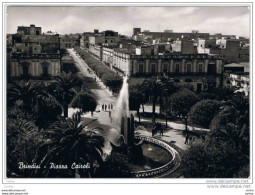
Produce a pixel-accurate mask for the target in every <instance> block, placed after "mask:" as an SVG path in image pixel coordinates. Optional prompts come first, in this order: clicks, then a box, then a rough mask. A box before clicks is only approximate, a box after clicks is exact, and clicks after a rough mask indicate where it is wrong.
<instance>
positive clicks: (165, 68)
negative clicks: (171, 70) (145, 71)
mask: <svg viewBox="0 0 255 195" xmlns="http://www.w3.org/2000/svg"><path fill="white" fill-rule="evenodd" d="M167 65H168V64H164V66H163V72H165V73H166V72H167Z"/></svg>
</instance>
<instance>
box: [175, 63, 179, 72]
mask: <svg viewBox="0 0 255 195" xmlns="http://www.w3.org/2000/svg"><path fill="white" fill-rule="evenodd" d="M179 69H180V65H179V64H175V73H176V74H178V73H179Z"/></svg>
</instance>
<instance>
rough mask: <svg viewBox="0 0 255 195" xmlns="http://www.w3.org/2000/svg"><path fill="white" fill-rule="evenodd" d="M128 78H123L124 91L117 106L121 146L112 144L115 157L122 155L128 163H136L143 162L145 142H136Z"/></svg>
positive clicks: (121, 91)
mask: <svg viewBox="0 0 255 195" xmlns="http://www.w3.org/2000/svg"><path fill="white" fill-rule="evenodd" d="M127 79H128V78H127V76H125V77H124V78H123V85H122V89H121V90H120V95H119V98H118V101H117V104H116V107H117V110H116V113H115V116H114V118H115V122H116V124H119V126H120V133H121V136H120V144H119V145H114V144H113V143H112V142H110V144H111V146H112V152H113V153H115V155H116V154H117V155H122V158H125V159H126V161H128V162H131V161H132V162H134V161H138V160H141V159H142V157H143V155H142V151H143V150H142V148H141V144H142V142H143V140H139V142H135V140H134V130H135V127H134V116H133V115H132V114H131V115H130V114H129V101H128V100H129V96H128V83H127Z"/></svg>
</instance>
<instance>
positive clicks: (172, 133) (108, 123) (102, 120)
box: [68, 49, 205, 154]
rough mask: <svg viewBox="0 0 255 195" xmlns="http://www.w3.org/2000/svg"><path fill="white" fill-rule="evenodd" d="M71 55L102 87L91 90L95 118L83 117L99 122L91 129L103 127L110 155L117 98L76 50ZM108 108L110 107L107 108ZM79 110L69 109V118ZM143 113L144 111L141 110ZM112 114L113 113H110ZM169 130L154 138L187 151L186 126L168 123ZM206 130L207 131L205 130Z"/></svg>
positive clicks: (116, 133)
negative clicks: (112, 117) (105, 106)
mask: <svg viewBox="0 0 255 195" xmlns="http://www.w3.org/2000/svg"><path fill="white" fill-rule="evenodd" d="M68 52H69V54H70V55H71V56H72V57H73V59H74V61H75V65H76V66H77V68H78V69H79V70H80V72H81V73H82V74H83V75H84V76H86V77H91V78H95V79H96V82H97V84H98V85H99V86H100V89H91V91H92V93H94V94H95V95H96V96H97V97H98V100H97V103H98V106H97V108H96V111H95V112H94V114H93V116H92V115H91V113H86V114H84V115H82V117H83V118H84V119H86V120H92V119H97V121H95V122H93V124H91V125H90V126H89V128H94V127H96V126H99V127H101V128H102V129H103V130H102V131H101V132H100V133H102V134H103V136H104V137H105V147H104V152H105V153H107V154H108V153H109V152H110V151H111V146H110V144H109V141H112V142H114V143H115V142H116V141H117V140H118V137H119V132H120V127H119V125H118V124H116V123H114V121H112V120H111V118H110V115H111V116H113V114H114V112H115V110H116V102H117V98H116V97H115V96H113V95H112V92H111V91H109V89H108V88H107V87H106V86H105V85H104V84H103V83H102V81H101V80H100V79H99V78H98V77H97V76H96V75H95V73H94V72H93V71H90V72H89V71H88V69H89V67H88V65H87V64H86V63H85V62H84V60H83V59H81V58H80V56H79V55H77V54H76V52H75V50H74V49H68ZM103 104H106V105H109V104H113V109H112V110H109V109H107V110H106V111H104V110H102V105H103ZM107 108H108V107H107ZM76 111H77V109H73V108H69V110H68V116H69V117H71V116H72V114H73V113H74V112H76ZM141 111H142V110H141ZM145 111H146V112H151V111H152V107H151V106H150V105H145ZM110 112H111V113H110ZM156 112H159V108H158V107H156ZM135 120H137V121H138V118H137V117H135ZM141 121H151V119H146V118H141ZM157 122H160V123H162V125H165V120H161V119H157ZM168 126H169V128H168V129H167V130H166V131H165V132H164V135H163V136H162V135H155V136H154V137H155V138H157V139H160V140H163V141H166V142H168V143H172V144H175V145H176V146H177V147H179V148H181V149H182V150H187V148H188V147H189V145H187V144H184V142H185V137H184V136H183V135H182V130H184V129H185V125H184V124H179V123H175V122H171V121H168ZM188 127H189V129H192V127H190V126H188ZM195 129H196V130H201V128H196V127H195ZM203 130H205V129H203ZM136 133H137V134H140V135H142V136H148V137H150V136H152V135H151V132H150V131H147V130H136Z"/></svg>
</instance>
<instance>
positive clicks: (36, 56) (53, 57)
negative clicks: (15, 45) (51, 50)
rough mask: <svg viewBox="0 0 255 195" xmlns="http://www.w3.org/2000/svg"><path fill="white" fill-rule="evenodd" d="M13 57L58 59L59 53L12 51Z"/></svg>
mask: <svg viewBox="0 0 255 195" xmlns="http://www.w3.org/2000/svg"><path fill="white" fill-rule="evenodd" d="M12 58H13V59H60V54H24V53H12Z"/></svg>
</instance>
